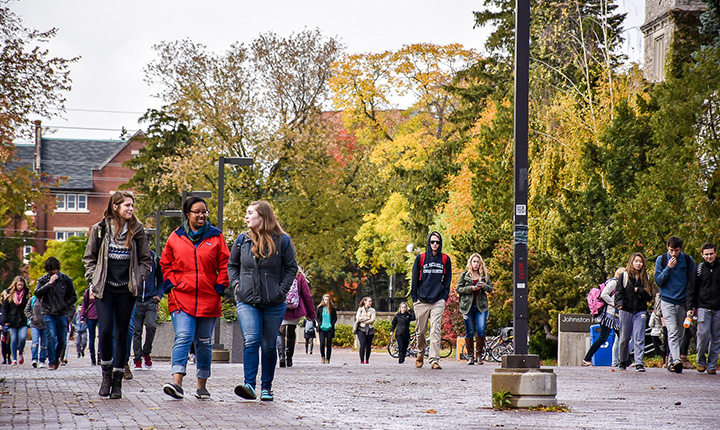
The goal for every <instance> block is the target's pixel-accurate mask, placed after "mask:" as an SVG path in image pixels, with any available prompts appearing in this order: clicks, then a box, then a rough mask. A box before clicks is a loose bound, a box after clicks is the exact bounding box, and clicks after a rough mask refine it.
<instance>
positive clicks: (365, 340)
mask: <svg viewBox="0 0 720 430" xmlns="http://www.w3.org/2000/svg"><path fill="white" fill-rule="evenodd" d="M357 336H358V342H360V361H361V362H362V361H364V362H366V363H367V362H368V361H370V351H371V350H372V341H373V338H374V337H375V333H373V334H365V332H364V331H362V330H358V332H357Z"/></svg>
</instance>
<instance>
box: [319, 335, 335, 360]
mask: <svg viewBox="0 0 720 430" xmlns="http://www.w3.org/2000/svg"><path fill="white" fill-rule="evenodd" d="M318 334H319V335H320V357H321V358H324V359H326V360H330V355H331V354H332V342H333V332H332V330H331V331H325V330H318Z"/></svg>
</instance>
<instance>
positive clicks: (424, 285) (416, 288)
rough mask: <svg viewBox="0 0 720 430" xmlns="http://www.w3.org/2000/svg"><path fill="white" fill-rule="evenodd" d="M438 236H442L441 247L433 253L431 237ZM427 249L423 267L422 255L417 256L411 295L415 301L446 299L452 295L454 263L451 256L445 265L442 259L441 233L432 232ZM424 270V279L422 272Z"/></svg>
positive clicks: (413, 269)
mask: <svg viewBox="0 0 720 430" xmlns="http://www.w3.org/2000/svg"><path fill="white" fill-rule="evenodd" d="M431 236H437V237H439V238H440V247H439V248H438V252H437V254H436V255H433V253H432V248H431V247H430V237H431ZM426 249H427V251H425V261H424V264H423V267H420V256H421V255H422V254H418V256H417V257H415V264H413V268H412V286H411V287H410V296H411V297H412V300H413V303H415V302H417V301H421V302H423V303H435V302H437V301H440V300H446V301H447V299H448V297H449V296H450V282H451V281H452V264H451V263H450V256H448V257H447V261H446V262H445V267H443V261H442V236H440V233H438V232H436V231H433V232H430V234H429V235H428V238H427V248H426ZM421 271H422V279H419V278H420V272H421Z"/></svg>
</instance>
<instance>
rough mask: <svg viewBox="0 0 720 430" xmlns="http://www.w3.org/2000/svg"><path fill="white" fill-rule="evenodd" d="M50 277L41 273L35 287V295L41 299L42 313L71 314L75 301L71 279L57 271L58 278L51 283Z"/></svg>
mask: <svg viewBox="0 0 720 430" xmlns="http://www.w3.org/2000/svg"><path fill="white" fill-rule="evenodd" d="M50 278H51V275H50V274H45V275H43V276H42V277H40V279H38V281H37V288H35V296H37V297H38V298H40V299H42V313H43V315H54V316H60V317H66V316H69V315H72V313H73V312H74V311H75V302H76V301H77V293H75V286H74V285H73V281H72V279H71V278H70V277H69V276H68V275H66V274H64V273H62V272H58V278H57V280H56V281H55V282H53V283H52V284H51V283H50Z"/></svg>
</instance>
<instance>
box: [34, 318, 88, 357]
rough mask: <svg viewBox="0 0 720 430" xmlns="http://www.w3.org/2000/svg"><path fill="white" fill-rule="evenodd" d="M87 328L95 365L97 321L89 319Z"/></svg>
mask: <svg viewBox="0 0 720 430" xmlns="http://www.w3.org/2000/svg"><path fill="white" fill-rule="evenodd" d="M86 322H87V326H88V345H89V346H90V358H91V360H92V362H93V363H95V357H97V355H95V354H96V353H95V333H96V331H97V320H96V319H94V320H93V319H90V318H88V320H87V321H86ZM34 338H35V335H33V339H34Z"/></svg>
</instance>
